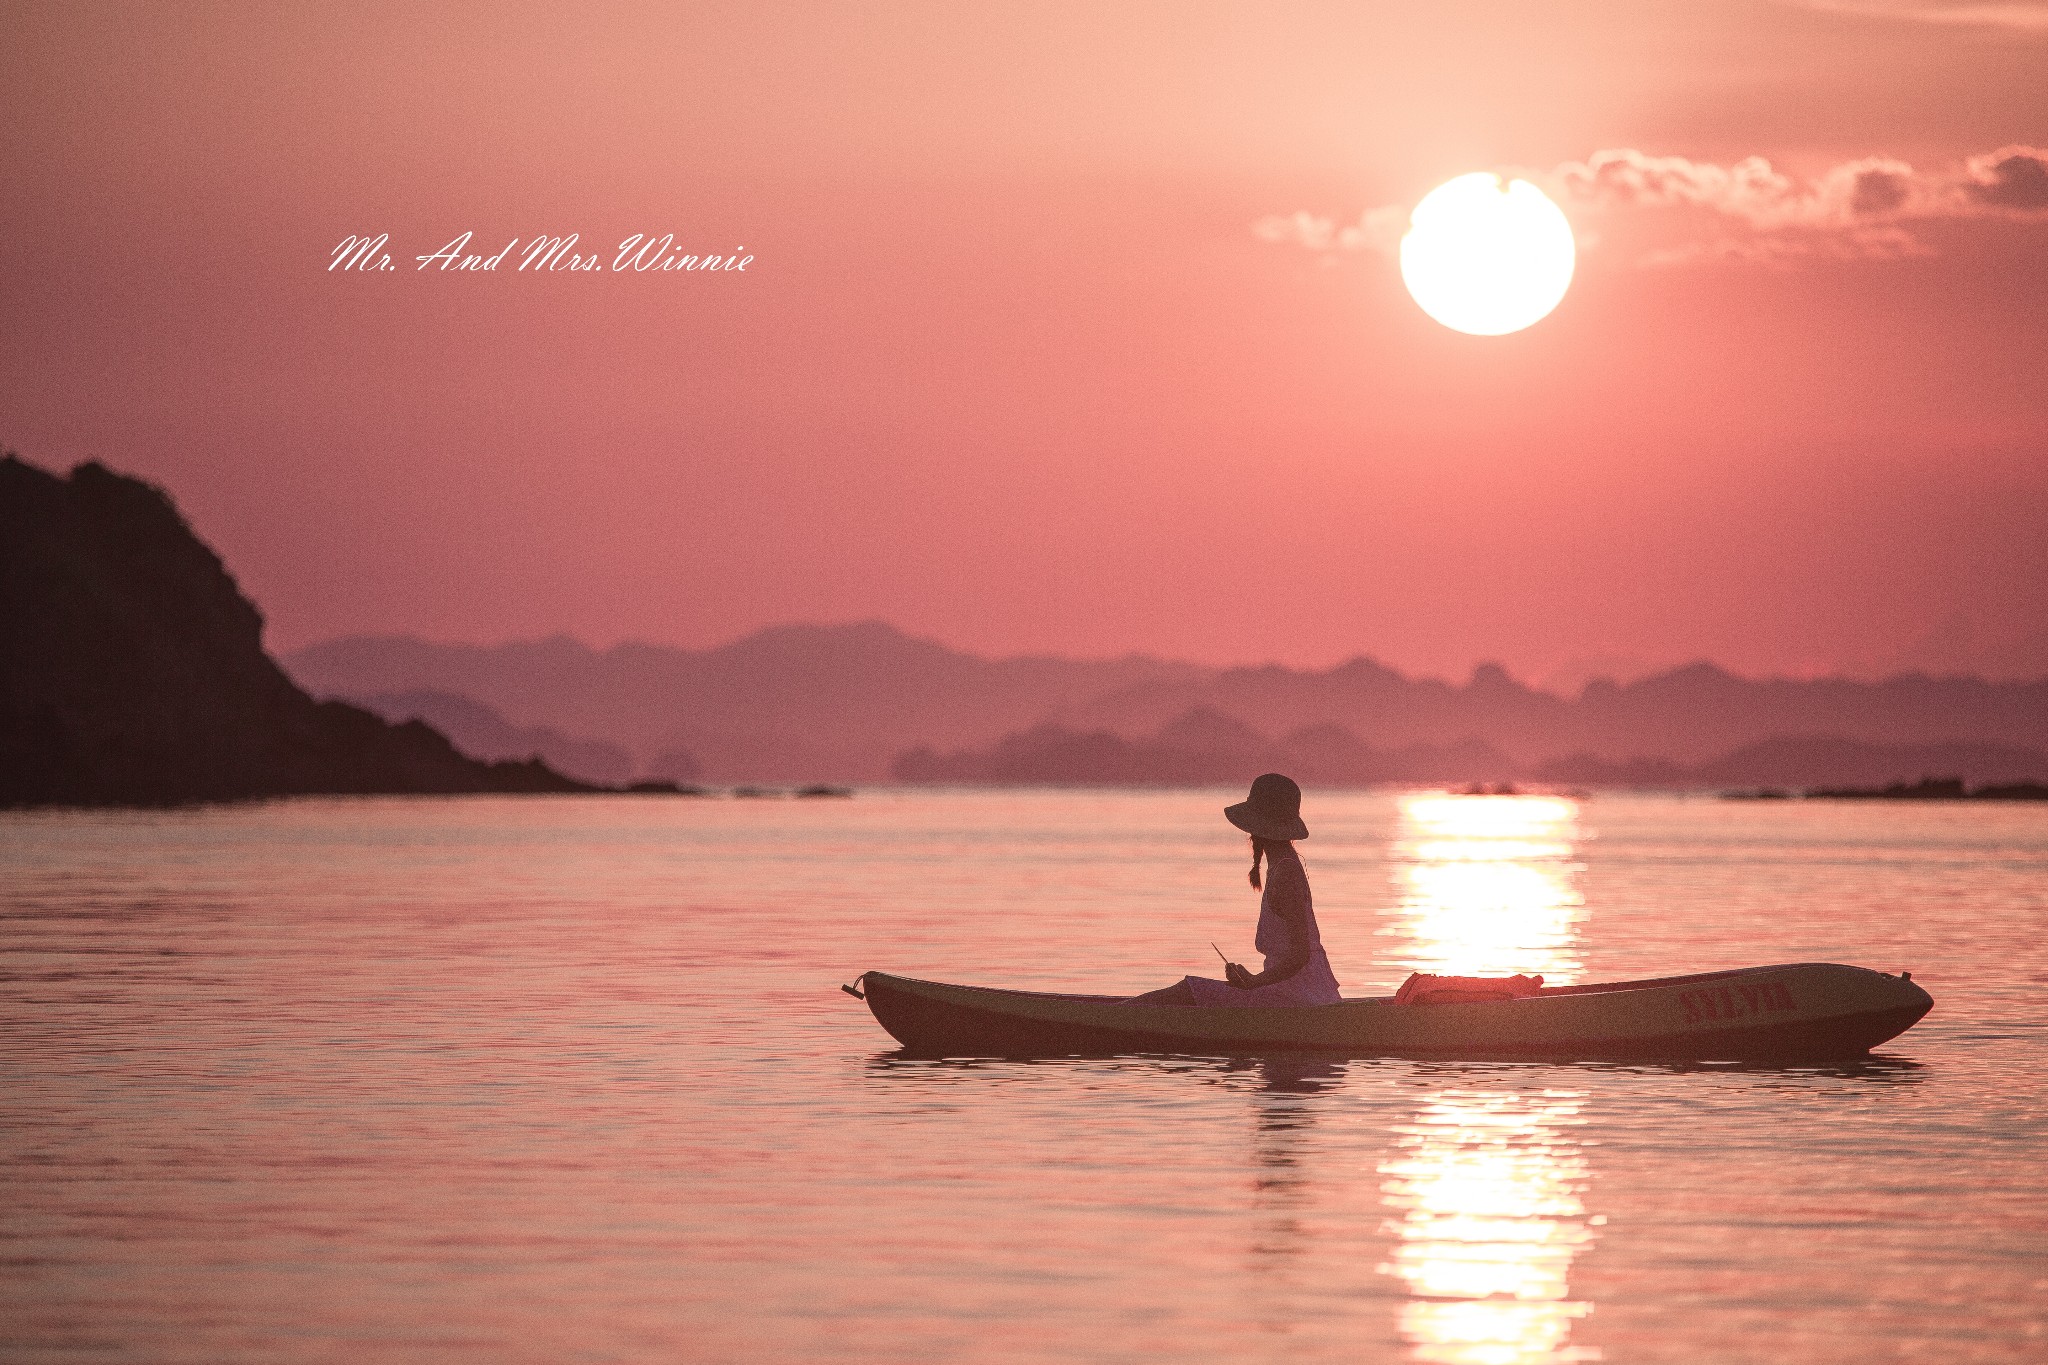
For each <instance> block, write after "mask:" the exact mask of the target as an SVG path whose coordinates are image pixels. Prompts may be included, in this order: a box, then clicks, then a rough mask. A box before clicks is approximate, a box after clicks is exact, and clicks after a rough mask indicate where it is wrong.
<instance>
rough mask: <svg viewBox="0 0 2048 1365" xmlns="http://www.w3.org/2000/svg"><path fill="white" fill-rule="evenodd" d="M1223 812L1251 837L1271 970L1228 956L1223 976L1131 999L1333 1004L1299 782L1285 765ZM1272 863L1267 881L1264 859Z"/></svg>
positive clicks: (1333, 982) (1261, 943)
mask: <svg viewBox="0 0 2048 1365" xmlns="http://www.w3.org/2000/svg"><path fill="white" fill-rule="evenodd" d="M1223 815H1224V818H1225V819H1227V820H1229V821H1230V823H1231V824H1233V825H1236V826H1237V827H1238V828H1239V829H1241V830H1243V831H1244V832H1245V833H1247V834H1249V835H1251V837H1252V873H1251V882H1252V886H1253V888H1254V889H1261V888H1262V889H1263V890H1264V892H1265V895H1264V896H1263V897H1262V898H1261V899H1260V901H1259V930H1258V938H1257V940H1256V942H1257V947H1258V950H1259V951H1260V952H1261V953H1262V954H1264V955H1265V959H1266V963H1265V970H1263V971H1258V972H1250V971H1246V970H1245V969H1244V968H1243V967H1240V966H1239V965H1238V964H1236V963H1235V962H1229V963H1225V964H1224V969H1223V975H1224V979H1223V980H1221V981H1213V980H1210V979H1209V978H1207V977H1201V976H1189V977H1183V978H1182V979H1181V980H1179V981H1177V982H1175V983H1174V984H1173V985H1171V986H1167V987H1165V988H1164V989H1161V990H1156V991H1149V992H1147V993H1146V994H1144V995H1138V996H1133V997H1132V998H1131V999H1130V1000H1129V1001H1128V1002H1127V1003H1129V1004H1133V1005H1330V1004H1335V1003H1336V1001H1337V999H1338V995H1337V977H1336V975H1335V974H1334V973H1333V972H1332V971H1331V970H1330V959H1329V958H1328V957H1327V956H1325V955H1324V953H1323V940H1322V935H1321V934H1320V933H1318V932H1317V930H1316V914H1315V908H1314V906H1313V904H1312V903H1311V902H1310V899H1309V892H1308V872H1307V871H1306V870H1305V869H1304V868H1303V867H1302V865H1301V855H1300V854H1298V853H1296V852H1295V851H1294V841H1295V840H1296V839H1306V838H1308V826H1307V825H1304V824H1303V823H1302V822H1301V788H1300V787H1297V786H1296V785H1295V784H1294V780H1293V779H1292V778H1288V777H1282V776H1281V775H1280V774H1279V773H1267V774H1266V775H1265V776H1263V777H1261V778H1259V779H1258V780H1257V781H1255V782H1253V783H1252V790H1251V795H1250V796H1249V797H1248V798H1246V799H1245V800H1243V801H1240V802H1239V803H1238V804H1236V805H1234V806H1227V807H1225V808H1224V811H1223ZM1261 861H1263V862H1264V863H1265V865H1266V876H1265V878H1264V881H1263V883H1262V882H1261V880H1260V877H1259V864H1260V862H1261Z"/></svg>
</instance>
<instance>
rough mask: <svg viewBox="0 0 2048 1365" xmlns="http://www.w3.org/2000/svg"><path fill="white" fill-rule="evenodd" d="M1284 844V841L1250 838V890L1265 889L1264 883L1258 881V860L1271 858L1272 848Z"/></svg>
mask: <svg viewBox="0 0 2048 1365" xmlns="http://www.w3.org/2000/svg"><path fill="white" fill-rule="evenodd" d="M1286 842H1287V841H1286V840H1285V839H1261V838H1260V837H1259V836H1258V835H1256V834H1254V835H1253V836H1252V890H1254V891H1261V890H1264V889H1265V883H1264V882H1262V881H1260V880H1259V859H1261V858H1267V857H1271V856H1272V853H1273V849H1274V847H1275V846H1276V845H1279V844H1284V843H1286Z"/></svg>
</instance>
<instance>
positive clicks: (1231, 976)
mask: <svg viewBox="0 0 2048 1365" xmlns="http://www.w3.org/2000/svg"><path fill="white" fill-rule="evenodd" d="M1223 979H1224V980H1225V981H1228V982H1229V983H1230V984H1231V985H1233V986H1235V987H1237V988H1238V989H1239V990H1241V991H1248V990H1250V989H1252V987H1254V986H1256V985H1258V981H1257V980H1256V979H1255V978H1254V977H1253V976H1252V974H1251V973H1250V972H1248V971H1246V970H1245V969H1244V968H1242V967H1240V966H1238V965H1237V964H1236V963H1235V962H1226V963H1224V964H1223Z"/></svg>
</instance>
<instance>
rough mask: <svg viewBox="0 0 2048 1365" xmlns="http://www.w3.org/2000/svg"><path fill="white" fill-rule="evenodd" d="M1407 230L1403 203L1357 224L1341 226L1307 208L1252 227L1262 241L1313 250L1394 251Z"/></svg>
mask: <svg viewBox="0 0 2048 1365" xmlns="http://www.w3.org/2000/svg"><path fill="white" fill-rule="evenodd" d="M1407 230H1408V210H1407V209H1405V208H1403V207H1401V206H1400V205H1399V204H1389V205H1387V206H1385V207H1384V208H1377V209H1367V210H1366V211H1365V212H1364V213H1362V214H1360V215H1359V216H1358V221H1357V222H1355V223H1349V224H1346V225H1344V226H1341V227H1340V226H1338V223H1337V220H1336V219H1334V218H1324V217H1320V216H1318V215H1316V214H1313V213H1310V212H1308V211H1307V210H1306V209H1299V210H1296V211H1295V212H1293V213H1289V214H1284V215H1283V214H1275V215H1274V216H1272V217H1270V218H1261V219H1259V221H1258V222H1256V223H1253V224H1252V233H1253V234H1254V235H1255V236H1257V237H1258V238H1260V239H1261V240H1262V241H1268V242H1288V243H1293V244H1294V245H1297V246H1305V247H1307V248H1308V249H1309V250H1311V251H1385V252H1392V251H1395V250H1397V249H1399V247H1400V245H1401V234H1402V233H1403V232H1406V231H1407Z"/></svg>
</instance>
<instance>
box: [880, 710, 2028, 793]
mask: <svg viewBox="0 0 2048 1365" xmlns="http://www.w3.org/2000/svg"><path fill="white" fill-rule="evenodd" d="M1274 770H1278V771H1281V772H1286V773H1288V774H1290V775H1292V776H1293V777H1294V778H1296V779H1297V780H1298V781H1301V782H1304V783H1307V784H1310V785H1314V786H1369V785H1373V784H1375V783H1456V784H1460V785H1462V784H1466V783H1473V782H1480V783H1499V782H1502V781H1535V782H1539V783H1544V784H1546V785H1550V786H1558V787H1636V788H1656V789H1663V790H1685V789H1690V788H1719V787H1786V788H1795V787H1812V786H1817V785H1820V784H1822V783H1843V784H1852V785H1858V786H1864V785H1868V786H1881V785H1884V784H1887V783H1906V782H1914V781H1917V780H1919V779H1920V778H1922V777H1926V776H1930V775H1933V774H1940V775H1942V776H1944V777H1950V778H1958V779H1965V780H1967V781H1969V782H1972V783H2012V782H2028V781H2039V780H2044V779H2048V754H2044V753H2042V752H2041V751H2040V750H2037V749H2023V748H2018V747H2015V746H2012V745H2004V744H1968V743H1947V744H1917V745H1879V744H1863V743H1859V742H1857V741H1855V740H1848V739H1841V738H1838V737H1834V736H1816V737H1801V738H1779V739H1770V740H1765V741H1763V742H1761V743H1758V744H1751V745H1746V746H1744V747H1743V748H1740V749H1737V750H1735V751H1734V752H1732V753H1729V754H1724V755H1722V756H1721V757H1720V758H1717V759H1713V760H1711V761H1709V762H1706V763H1701V764H1683V763H1674V762H1672V761H1671V760H1669V759H1635V760H1632V761H1630V762H1627V763H1614V762H1609V761H1607V760H1604V759H1600V758H1597V757H1594V756H1592V755H1588V754H1578V755H1573V756H1570V757H1567V758H1562V759H1553V760H1550V761H1549V762H1546V763H1540V764H1535V765H1522V764H1516V763H1514V762H1513V761H1511V760H1510V759H1508V758H1507V756H1506V755H1504V754H1502V753H1501V752H1500V751H1499V750H1498V749H1495V748H1494V747H1493V746H1491V745H1489V744H1487V743H1485V742H1484V741H1482V740H1466V741H1465V742H1463V743H1462V744H1452V745H1442V746H1438V745H1429V744H1411V745H1406V746H1403V747H1401V748H1398V749H1376V748H1374V747H1373V746H1371V745H1369V744H1366V743H1365V742H1364V741H1362V740H1360V739H1359V738H1358V737H1357V736H1356V735H1354V734H1352V733H1351V732H1350V731H1349V730H1346V729H1345V728H1344V727H1342V726H1340V725H1311V726H1305V727H1303V728H1302V729H1300V730H1296V731H1294V732H1292V733H1291V734H1288V735H1286V736H1284V737H1282V738H1280V739H1277V740H1273V739H1267V738H1266V737H1265V736H1262V735H1260V734H1259V733H1258V732H1257V731H1255V730H1252V729H1251V728H1250V727H1248V726H1245V725H1243V724H1241V723H1239V722H1237V721H1235V720H1232V719H1231V718H1230V717H1228V716H1225V715H1222V714H1221V713H1220V712H1216V711H1193V712H1190V713H1189V714H1187V715H1186V716H1183V717H1181V718H1180V719H1179V720H1177V721H1175V722H1173V723H1172V724H1170V725H1166V726H1163V727H1162V728H1161V729H1160V730H1159V732H1158V733H1157V734H1154V735H1151V736H1147V737H1144V738H1140V739H1125V738H1124V737H1123V736H1121V735H1118V734H1115V733H1113V732H1111V731H1107V730H1092V731H1083V730H1074V729H1070V728H1068V727H1067V726H1064V725H1055V724H1047V725H1039V726H1034V727H1033V728H1031V729H1029V730H1024V731H1020V732H1017V733H1014V734H1009V735H1005V736H1003V737H1002V738H1001V739H1000V740H998V741H996V742H995V743H994V744H992V745H989V746H987V747H985V748H982V749H976V750H962V751H957V752H953V753H947V754H940V753H935V752H933V751H932V750H931V749H928V748H918V749H913V750H911V751H909V752H908V753H905V754H904V755H902V756H901V757H900V758H898V759H897V760H896V764H895V767H894V770H893V773H892V775H893V776H894V777H896V778H897V779H898V780H899V781H903V782H952V783H963V782H972V783H1016V784H1026V783H1029V784H1072V785H1145V786H1175V785H1186V784H1227V785H1242V784H1243V783H1245V782H1248V781H1249V780H1250V779H1251V778H1253V777H1255V776H1257V775H1258V774H1259V773H1262V772H1268V771H1274Z"/></svg>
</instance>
